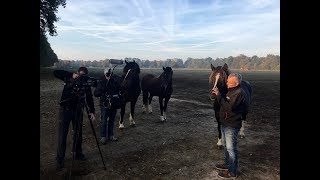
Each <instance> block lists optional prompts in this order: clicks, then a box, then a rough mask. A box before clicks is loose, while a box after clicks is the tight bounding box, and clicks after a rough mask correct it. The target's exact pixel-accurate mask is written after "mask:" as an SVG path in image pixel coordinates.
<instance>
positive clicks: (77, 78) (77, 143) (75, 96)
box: [53, 67, 95, 170]
mask: <svg viewBox="0 0 320 180" xmlns="http://www.w3.org/2000/svg"><path fill="white" fill-rule="evenodd" d="M53 74H54V76H55V77H56V78H58V79H61V80H62V81H64V87H63V91H62V95H61V99H60V103H59V104H60V109H59V125H58V130H59V131H58V147H57V155H56V161H57V167H56V168H57V170H60V169H62V168H63V167H64V157H65V152H66V140H67V135H68V131H69V124H70V121H72V127H73V132H74V135H73V147H72V152H73V153H75V158H76V159H77V160H85V159H86V158H85V156H84V154H83V152H82V126H83V109H84V106H85V105H86V104H87V105H88V107H89V112H90V114H89V116H90V119H92V120H94V119H95V117H94V113H95V108H94V102H93V97H92V91H91V87H90V86H87V85H85V82H84V79H83V77H84V76H85V75H87V74H88V69H87V68H86V67H80V68H79V69H78V71H77V72H75V73H71V72H68V71H64V70H55V71H54V72H53Z"/></svg>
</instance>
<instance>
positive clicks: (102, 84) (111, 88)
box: [94, 77, 121, 106]
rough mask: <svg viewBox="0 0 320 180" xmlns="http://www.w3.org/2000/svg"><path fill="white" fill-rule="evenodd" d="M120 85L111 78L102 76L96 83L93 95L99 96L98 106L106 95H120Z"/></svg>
mask: <svg viewBox="0 0 320 180" xmlns="http://www.w3.org/2000/svg"><path fill="white" fill-rule="evenodd" d="M120 91H121V86H120V84H119V83H118V82H117V81H115V80H114V79H113V77H111V78H110V80H107V79H106V78H105V77H103V78H102V80H100V81H99V82H98V84H97V88H96V89H95V90H94V96H95V97H100V106H102V105H103V103H104V102H105V101H106V99H107V95H120Z"/></svg>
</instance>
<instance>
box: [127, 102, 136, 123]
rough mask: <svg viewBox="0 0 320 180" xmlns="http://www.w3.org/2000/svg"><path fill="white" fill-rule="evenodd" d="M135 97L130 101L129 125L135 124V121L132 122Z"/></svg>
mask: <svg viewBox="0 0 320 180" xmlns="http://www.w3.org/2000/svg"><path fill="white" fill-rule="evenodd" d="M136 102H137V99H135V100H134V101H131V102H130V108H131V109H130V117H129V122H130V126H135V125H136V123H135V122H134V107H135V105H136Z"/></svg>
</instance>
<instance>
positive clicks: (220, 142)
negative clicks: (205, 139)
mask: <svg viewBox="0 0 320 180" xmlns="http://www.w3.org/2000/svg"><path fill="white" fill-rule="evenodd" d="M215 116H216V120H217V122H218V132H219V137H218V142H217V146H218V149H222V148H223V139H222V133H221V122H220V116H219V112H216V113H215Z"/></svg>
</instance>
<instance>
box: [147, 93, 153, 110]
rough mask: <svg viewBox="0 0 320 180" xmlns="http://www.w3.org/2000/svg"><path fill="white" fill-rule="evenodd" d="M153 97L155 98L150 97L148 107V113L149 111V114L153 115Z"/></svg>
mask: <svg viewBox="0 0 320 180" xmlns="http://www.w3.org/2000/svg"><path fill="white" fill-rule="evenodd" d="M152 97H153V96H152V95H151V94H150V96H149V103H148V106H147V109H148V111H149V114H151V113H152V106H151V102H152Z"/></svg>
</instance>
